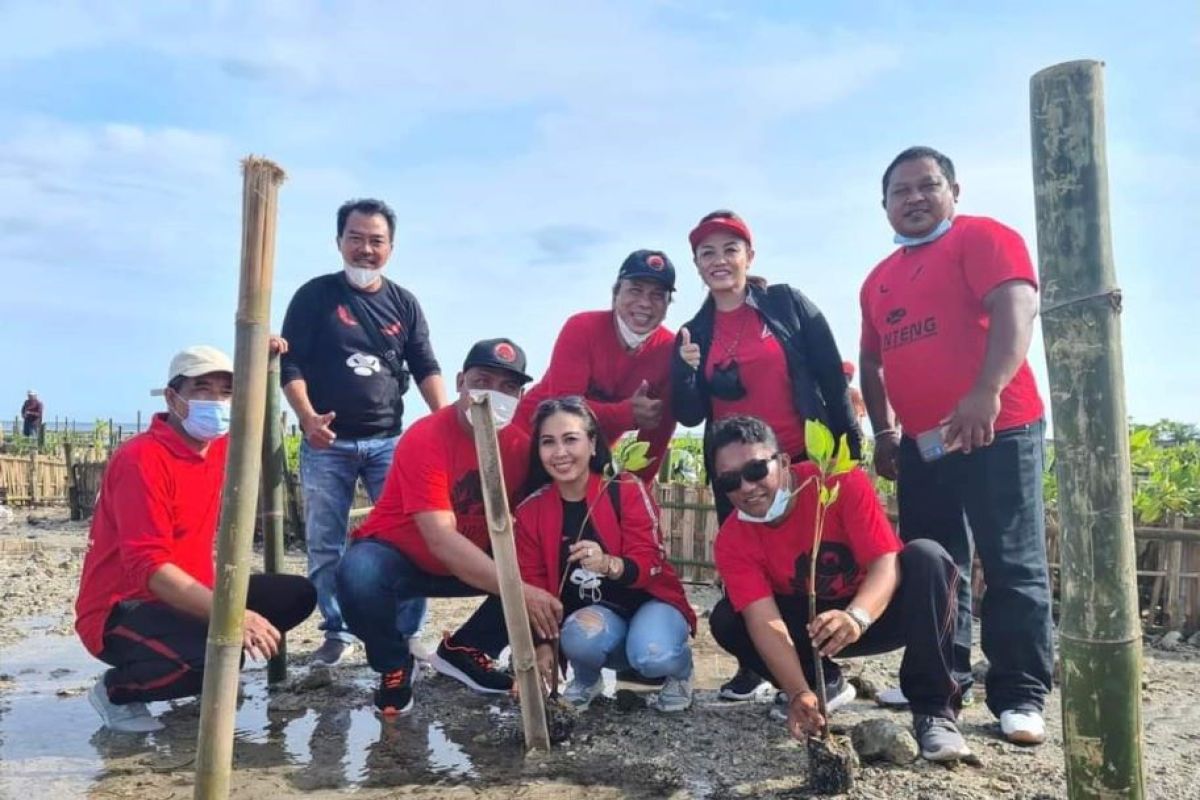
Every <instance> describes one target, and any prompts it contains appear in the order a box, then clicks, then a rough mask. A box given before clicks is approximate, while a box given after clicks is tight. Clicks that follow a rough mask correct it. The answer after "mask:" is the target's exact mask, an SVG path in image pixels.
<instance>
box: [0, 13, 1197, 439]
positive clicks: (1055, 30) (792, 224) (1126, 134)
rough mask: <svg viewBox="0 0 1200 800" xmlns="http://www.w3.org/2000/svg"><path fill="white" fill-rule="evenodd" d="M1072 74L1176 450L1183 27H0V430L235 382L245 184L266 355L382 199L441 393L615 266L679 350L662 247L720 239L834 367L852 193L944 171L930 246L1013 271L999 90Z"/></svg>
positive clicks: (1142, 395) (1012, 198)
mask: <svg viewBox="0 0 1200 800" xmlns="http://www.w3.org/2000/svg"><path fill="white" fill-rule="evenodd" d="M1079 58H1093V59H1099V60H1103V61H1104V62H1105V63H1106V65H1107V67H1106V73H1105V81H1106V103H1107V132H1108V155H1109V169H1110V172H1109V185H1110V191H1111V208H1112V235H1113V243H1114V251H1115V261H1116V268H1117V275H1118V280H1119V283H1120V285H1121V287H1122V290H1123V292H1124V313H1123V317H1122V332H1123V338H1124V345H1123V346H1124V360H1125V381H1126V390H1127V407H1128V412H1129V414H1130V415H1131V416H1132V417H1134V418H1135V419H1137V420H1140V421H1153V420H1156V419H1159V418H1171V419H1177V420H1183V421H1187V422H1192V423H1196V422H1200V369H1198V368H1197V367H1200V358H1197V357H1196V351H1195V350H1194V349H1193V348H1194V347H1195V344H1188V342H1189V341H1190V339H1189V338H1188V336H1186V335H1184V334H1185V333H1186V331H1188V330H1191V328H1192V323H1193V322H1194V321H1195V316H1194V315H1195V314H1196V312H1197V309H1200V278H1198V277H1197V267H1198V266H1200V265H1198V264H1197V258H1196V255H1195V252H1194V249H1193V246H1192V245H1193V243H1192V242H1191V241H1190V237H1191V234H1189V233H1188V231H1189V230H1191V231H1193V232H1194V231H1195V230H1196V227H1197V222H1200V213H1198V211H1200V149H1198V148H1197V146H1196V145H1197V143H1198V142H1200V138H1198V136H1197V135H1198V134H1200V81H1197V76H1200V12H1198V6H1197V4H1195V3H1194V2H1159V3H1154V4H1136V3H1127V2H1060V3H1046V2H1002V3H991V4H986V5H985V4H979V3H960V2H941V3H939V2H928V3H908V2H884V1H883V0H880V1H878V2H851V3H838V4H834V3H822V4H813V3H790V2H782V1H778V0H777V1H776V2H749V1H747V2H724V1H723V0H695V1H690V0H689V1H688V2H684V1H683V0H659V1H658V2H649V1H647V0H642V1H641V2H638V1H636V0H630V1H629V2H621V1H619V0H614V1H613V2H605V3H593V2H571V3H554V2H549V1H548V0H543V1H542V2H532V1H530V0H512V1H511V2H506V3H492V2H482V1H481V2H449V1H448V2H445V3H383V2H377V3H371V2H336V3H335V2H304V1H303V0H297V1H296V2H283V1H282V0H281V1H279V2H237V3H235V2H230V1H228V0H217V1H214V2H209V3H154V2H146V3H138V2H129V3H121V4H115V3H101V2H96V3H72V2H58V3H43V2H34V1H33V0H29V1H28V2H13V0H0V319H3V320H4V323H5V324H4V326H3V334H2V338H0V342H3V344H0V419H3V418H5V416H6V415H11V416H15V415H16V414H17V411H18V408H19V406H20V403H21V402H22V400H23V399H24V396H25V391H26V390H27V389H30V388H33V389H36V390H37V391H38V392H39V394H40V395H41V396H42V398H43V400H44V401H45V404H46V414H47V419H48V421H53V419H54V418H55V417H61V418H66V417H71V418H76V419H79V420H93V419H104V418H114V419H116V420H118V421H122V420H124V421H129V420H132V419H133V418H134V417H135V415H136V414H137V413H138V411H141V412H142V413H143V415H148V414H149V413H151V412H153V411H156V410H159V409H160V408H161V404H162V400H161V398H154V397H151V396H150V394H149V390H150V389H151V388H153V387H159V386H162V385H163V383H164V382H165V380H166V374H165V373H166V369H167V364H168V362H169V360H170V357H171V355H172V354H173V353H174V352H176V351H177V350H179V349H181V348H182V347H185V346H187V345H190V344H197V343H208V344H213V345H216V346H218V347H221V348H223V349H226V350H227V351H229V352H230V353H232V350H233V340H234V312H235V309H236V302H237V297H236V295H237V278H238V268H239V248H240V242H241V231H240V223H241V208H240V204H241V175H240V171H239V161H240V159H241V158H243V157H244V156H246V155H248V154H258V155H263V156H267V157H269V158H271V159H273V160H275V161H276V162H277V163H279V164H280V165H281V166H282V167H283V168H284V169H285V170H286V171H287V174H288V180H287V182H286V183H284V184H283V186H282V187H281V189H280V199H279V220H278V240H277V258H276V264H275V280H274V292H273V296H272V318H273V322H274V326H275V327H276V328H278V326H279V325H280V323H281V322H282V318H283V313H284V311H285V309H286V307H287V303H288V300H289V299H290V298H291V296H292V294H293V293H294V291H295V290H296V289H297V287H299V286H300V285H301V284H302V283H304V282H305V281H307V280H309V279H310V278H312V277H314V276H316V275H318V274H321V273H326V272H332V271H335V270H338V269H340V266H341V264H340V258H339V256H338V253H337V250H336V247H335V241H334V240H335V234H336V230H335V224H334V214H335V211H336V208H337V206H338V205H340V204H341V203H342V202H343V201H344V200H346V199H349V198H353V197H362V196H374V197H380V198H382V199H384V200H386V201H387V202H388V203H390V204H391V205H392V206H393V207H394V208H395V209H396V212H397V214H398V217H399V220H398V227H397V232H396V242H395V250H394V253H393V255H392V258H391V261H390V263H389V265H388V267H387V274H388V276H389V277H390V278H392V279H393V280H395V281H397V282H398V283H400V284H401V285H402V286H405V287H406V288H408V289H410V290H411V291H413V292H414V293H415V294H416V295H417V297H418V298H419V299H420V301H421V303H422V306H423V307H424V310H425V313H426V316H427V317H428V319H429V323H430V327H431V330H432V336H433V343H434V347H435V350H436V352H437V355H438V357H439V359H440V361H441V363H442V366H443V370H444V372H446V373H447V374H448V375H449V376H450V377H451V378H452V377H453V374H454V372H456V371H457V369H458V368H459V367H460V365H461V363H462V358H463V357H464V356H465V354H466V352H467V349H468V348H469V347H470V344H471V343H472V342H474V341H476V340H478V339H482V338H490V337H495V336H509V337H511V338H513V339H514V340H516V341H517V342H518V343H519V344H521V345H522V346H523V347H524V348H525V350H526V351H527V352H528V354H529V360H530V370H531V372H532V373H533V374H535V375H540V374H541V372H542V370H543V369H544V368H545V365H546V363H547V361H548V359H549V355H550V350H551V347H552V345H553V342H554V338H555V336H556V335H557V333H558V330H559V328H560V327H561V324H562V322H563V320H565V319H566V317H568V316H569V315H570V314H572V313H574V312H577V311H580V310H585V309H593V308H604V307H607V306H608V305H609V301H610V294H609V291H610V288H611V285H612V282H613V279H614V277H615V275H616V270H617V267H618V266H619V264H620V263H621V261H622V259H623V258H624V257H625V255H627V254H628V253H629V252H630V251H632V250H635V249H638V248H642V247H648V248H657V249H662V250H665V251H666V252H667V253H668V254H669V256H670V257H671V258H672V260H673V262H674V264H675V266H676V269H677V271H678V273H679V280H678V284H679V291H678V292H677V293H676V297H675V302H674V304H673V305H672V307H671V309H670V311H669V312H668V316H667V325H668V326H669V327H670V328H672V329H675V328H677V327H678V326H679V325H680V324H682V323H683V322H686V320H687V319H689V318H690V317H691V316H692V315H693V314H694V313H695V311H696V309H697V308H698V307H699V305H700V303H701V301H702V300H703V297H704V291H703V287H702V285H701V283H700V281H699V278H698V276H697V275H696V272H695V269H694V267H693V266H692V264H691V260H690V252H689V249H688V245H687V238H686V237H687V232H688V230H689V229H690V228H691V227H692V226H693V225H694V224H695V222H696V221H697V220H698V219H699V218H700V217H701V216H702V215H703V214H704V213H706V212H708V211H710V210H712V209H714V208H732V209H734V210H736V211H738V212H739V213H740V214H741V215H742V216H743V217H744V218H745V219H746V220H747V221H748V222H749V224H750V226H751V228H752V229H753V231H754V234H755V247H756V250H757V258H756V261H755V263H754V271H755V272H757V273H758V274H761V275H764V276H765V277H767V278H768V279H770V280H771V281H773V282H783V283H789V284H791V285H792V286H795V287H797V288H799V289H801V290H802V291H804V292H805V293H806V294H807V295H808V296H809V297H810V298H812V299H813V301H814V302H816V303H817V304H818V305H819V306H820V307H821V309H822V310H823V311H824V313H825V314H826V316H827V317H828V319H829V321H830V323H831V326H832V328H833V331H834V334H835V336H836V337H837V340H838V343H839V346H840V348H841V350H842V353H843V356H844V357H846V358H850V359H855V358H856V355H857V342H858V328H859V322H860V319H859V308H858V301H857V297H858V289H859V287H860V285H861V282H862V280H863V278H864V277H865V276H866V274H867V273H868V272H869V270H870V269H871V268H872V267H873V266H874V265H875V264H876V263H877V262H878V261H879V260H880V259H882V258H883V257H884V256H886V255H887V254H888V253H889V252H890V251H891V250H892V249H893V247H894V246H893V245H892V243H891V230H890V228H889V227H888V225H887V221H886V219H885V217H884V214H883V211H882V209H881V208H880V204H879V200H880V187H879V180H880V176H881V173H882V171H883V168H884V167H885V166H886V165H887V163H888V162H889V161H890V160H891V158H892V157H893V156H894V155H895V154H896V153H897V152H899V151H900V150H901V149H903V148H905V147H907V146H909V145H913V144H926V145H931V146H934V147H936V148H938V149H940V150H942V151H943V152H945V153H947V154H948V155H950V156H951V158H953V159H954V161H955V165H956V168H957V172H958V177H959V182H960V184H961V186H962V194H961V197H960V204H959V210H960V212H962V213H970V214H984V215H988V216H993V217H996V218H997V219H1000V220H1002V221H1004V222H1005V223H1007V224H1009V225H1011V226H1013V227H1015V228H1016V229H1017V230H1019V231H1020V232H1021V233H1022V234H1023V235H1024V236H1025V238H1026V241H1027V242H1028V243H1029V245H1030V249H1031V250H1032V251H1034V255H1035V258H1036V231H1035V227H1034V200H1033V187H1032V177H1031V165H1030V150H1029V94H1028V93H1029V78H1030V76H1031V75H1032V74H1033V73H1034V72H1036V71H1038V70H1040V69H1042V68H1044V67H1047V66H1050V65H1053V64H1056V63H1059V62H1062V61H1069V60H1074V59H1079ZM1030 360H1031V363H1032V365H1033V367H1034V369H1035V372H1036V374H1037V376H1038V380H1039V384H1040V386H1041V388H1042V389H1043V392H1045V391H1046V390H1047V388H1048V386H1047V381H1046V369H1045V356H1044V353H1043V350H1042V345H1041V340H1040V336H1039V337H1038V339H1037V340H1036V341H1035V344H1034V347H1033V350H1032V352H1031V354H1030ZM5 404H7V406H6V405H5ZM418 405H419V400H418V399H417V398H416V397H415V395H414V397H413V398H412V402H410V404H409V407H410V409H414V410H415V408H416V406H418ZM6 409H7V410H6ZM11 416H10V417H9V418H10V419H11ZM408 417H409V420H410V421H411V420H412V419H414V418H415V414H414V411H413V410H410V412H409V414H408Z"/></svg>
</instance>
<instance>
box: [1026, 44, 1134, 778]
mask: <svg viewBox="0 0 1200 800" xmlns="http://www.w3.org/2000/svg"><path fill="white" fill-rule="evenodd" d="M1030 112H1031V117H1032V145H1033V178H1034V181H1033V182H1034V196H1035V200H1036V205H1037V232H1038V256H1039V261H1040V264H1041V281H1042V295H1043V300H1042V302H1043V310H1042V331H1043V334H1044V336H1045V342H1046V362H1047V365H1048V366H1049V372H1050V400H1051V409H1052V411H1053V415H1054V429H1055V430H1054V453H1055V461H1056V463H1057V468H1058V479H1059V480H1058V485H1059V515H1060V518H1061V537H1062V538H1061V553H1062V571H1061V581H1062V583H1061V586H1062V599H1061V609H1062V611H1061V621H1060V623H1059V640H1060V649H1061V652H1062V664H1063V670H1062V673H1063V678H1062V703H1063V729H1064V730H1063V738H1064V755H1065V758H1066V772H1067V787H1068V792H1069V795H1070V797H1071V798H1072V800H1078V799H1079V798H1105V800H1112V798H1141V797H1144V796H1145V777H1144V766H1143V760H1142V734H1141V731H1142V707H1141V669H1142V648H1141V627H1140V624H1139V620H1138V605H1137V583H1136V580H1137V579H1136V573H1135V569H1136V562H1135V558H1134V537H1133V512H1132V506H1131V496H1132V487H1131V478H1130V462H1129V430H1128V427H1127V424H1126V418H1125V374H1124V367H1123V364H1122V355H1121V326H1120V311H1121V294H1120V290H1119V289H1118V288H1117V282H1116V270H1115V269H1114V267H1113V256H1112V241H1111V235H1110V231H1109V207H1108V154H1107V149H1106V145H1105V137H1104V83H1103V64H1102V63H1100V62H1098V61H1073V62H1069V63H1065V64H1058V65H1056V66H1053V67H1049V68H1048V69H1044V70H1042V71H1041V72H1039V73H1037V74H1036V75H1034V76H1033V78H1032V79H1031V80H1030Z"/></svg>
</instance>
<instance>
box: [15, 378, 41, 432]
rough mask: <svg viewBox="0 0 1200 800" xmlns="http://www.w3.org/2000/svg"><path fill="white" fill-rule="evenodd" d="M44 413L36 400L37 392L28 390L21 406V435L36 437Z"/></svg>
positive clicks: (39, 401)
mask: <svg viewBox="0 0 1200 800" xmlns="http://www.w3.org/2000/svg"><path fill="white" fill-rule="evenodd" d="M44 413H45V407H44V406H43V405H42V401H41V400H39V399H38V394H37V392H35V391H34V390H33V389H30V390H29V391H28V392H26V393H25V402H24V403H22V404H21V435H22V436H37V435H38V431H39V430H41V428H42V416H43V414H44Z"/></svg>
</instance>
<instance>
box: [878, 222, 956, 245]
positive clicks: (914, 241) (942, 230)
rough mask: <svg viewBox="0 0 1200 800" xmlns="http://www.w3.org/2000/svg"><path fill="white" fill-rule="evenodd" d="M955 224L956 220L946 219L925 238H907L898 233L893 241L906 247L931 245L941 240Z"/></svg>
mask: <svg viewBox="0 0 1200 800" xmlns="http://www.w3.org/2000/svg"><path fill="white" fill-rule="evenodd" d="M953 224H954V220H951V219H944V220H942V221H941V222H939V223H938V224H937V226H936V227H935V228H934V229H933V230H931V231H930V232H929V233H927V234H925V235H924V236H905V235H904V234H902V233H897V234H896V235H895V236H893V237H892V241H893V242H895V243H896V244H898V245H902V246H904V247H916V246H917V245H919V244H929V243H930V242H932V241H934V240H936V239H940V238H942V237H943V236H945V235H946V232H947V231H949V230H950V226H951V225H953Z"/></svg>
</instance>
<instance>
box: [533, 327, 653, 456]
mask: <svg viewBox="0 0 1200 800" xmlns="http://www.w3.org/2000/svg"><path fill="white" fill-rule="evenodd" d="M614 313H615V312H613V311H584V312H582V313H580V314H575V315H574V316H572V317H570V318H569V319H568V320H567V321H566V323H564V324H563V328H562V331H561V332H560V333H559V334H558V339H557V340H556V341H555V342H554V352H553V353H552V354H551V356H550V366H549V367H547V368H546V374H545V375H543V376H542V379H541V381H539V382H538V383H537V384H535V385H534V386H532V387H531V388H530V389H529V390H528V391H527V392H525V395H524V397H522V398H521V402H520V404H519V405H518V406H517V413H516V415H515V416H514V417H513V422H514V423H515V424H517V425H519V426H520V427H521V428H522V429H523V430H525V431H527V432H529V433H532V430H531V425H530V421H531V420H532V419H533V414H534V412H535V411H537V407H538V403H540V402H542V401H543V400H545V399H547V398H550V397H563V396H567V395H579V396H581V397H585V398H587V401H588V405H589V406H590V407H591V409H592V411H594V412H595V414H596V419H597V420H598V421H599V423H600V430H601V431H602V432H603V433H604V437H605V439H606V440H607V441H608V444H609V445H610V446H611V445H612V444H613V443H614V442H616V441H617V440H618V439H620V438H621V435H622V434H624V433H625V432H626V431H632V430H637V421H636V420H635V419H634V418H633V401H632V400H631V399H630V398H631V397H632V396H633V394H634V392H636V391H637V390H638V387H639V386H641V384H642V381H646V382H648V383H649V384H650V387H649V394H650V397H652V398H654V399H656V400H662V401H663V417H662V422H660V423H659V425H658V427H657V428H655V429H654V430H651V431H641V430H639V431H638V439H640V440H642V441H646V442H649V443H650V451H649V453H648V456H649V457H650V458H651V459H653V461H651V463H650V466H649V467H647V469H646V470H645V472H647V473H648V474H649V475H651V476H652V475H654V474H655V473H656V472H657V471H658V467H659V465H660V459H661V458H662V455H663V453H664V452H666V449H667V446H668V445H669V444H670V443H671V435H672V434H673V433H674V432H675V420H674V418H672V417H671V396H670V389H671V354H672V353H673V352H674V349H675V335H674V334H672V333H671V332H670V331H669V330H667V329H666V328H664V327H663V326H661V325H659V326H658V329H657V330H655V331H654V332H653V333H651V334H650V337H649V338H648V339H646V341H644V342H642V344H641V346H639V347H638V348H637V349H636V350H628V349H626V347H625V345H624V344H623V343H622V342H621V340H620V337H619V336H618V334H617V328H616V322H615V320H614V319H613V314H614Z"/></svg>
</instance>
